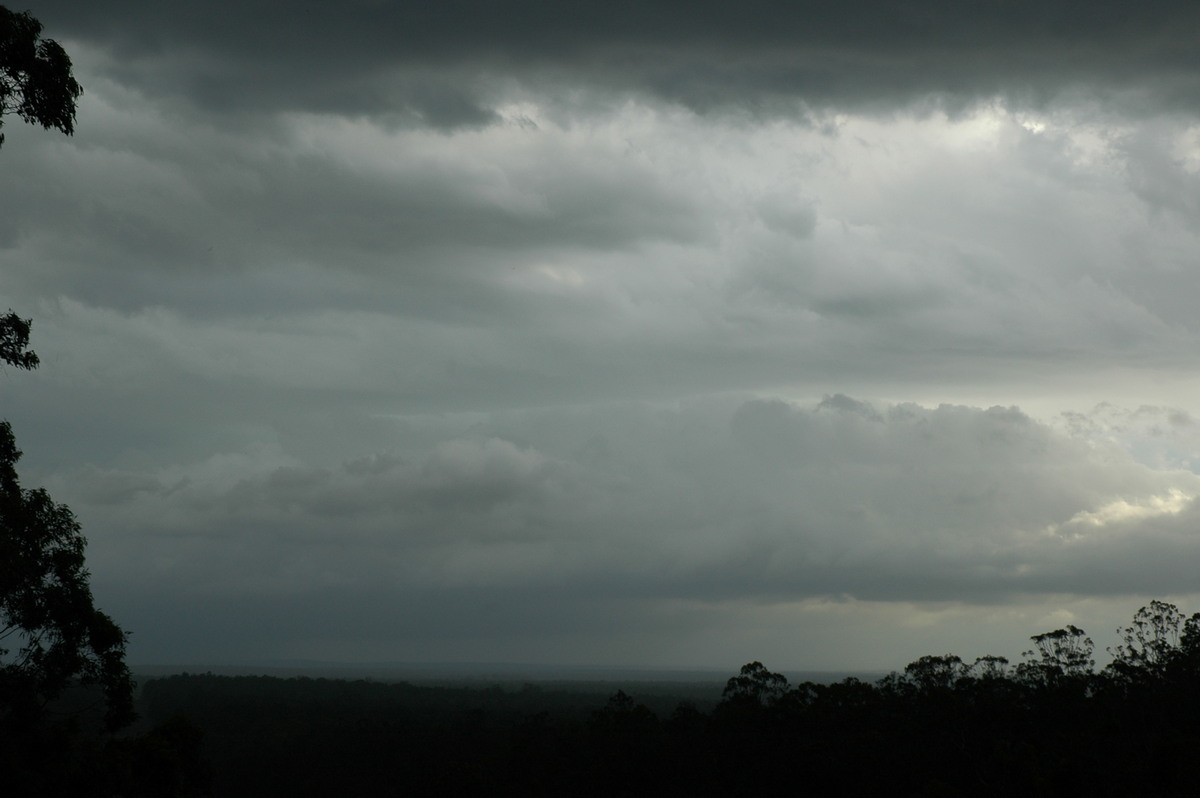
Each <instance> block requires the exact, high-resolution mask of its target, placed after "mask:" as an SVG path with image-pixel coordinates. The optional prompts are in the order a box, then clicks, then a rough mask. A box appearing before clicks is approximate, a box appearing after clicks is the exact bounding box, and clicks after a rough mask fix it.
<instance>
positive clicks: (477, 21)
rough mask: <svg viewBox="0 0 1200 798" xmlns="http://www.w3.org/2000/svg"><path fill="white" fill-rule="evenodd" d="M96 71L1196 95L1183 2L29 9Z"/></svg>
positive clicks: (438, 98)
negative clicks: (76, 45)
mask: <svg viewBox="0 0 1200 798" xmlns="http://www.w3.org/2000/svg"><path fill="white" fill-rule="evenodd" d="M38 12H39V14H40V15H41V16H42V17H44V20H45V21H46V23H47V24H48V25H49V26H50V28H49V29H50V30H51V31H52V32H53V33H54V34H55V35H58V36H60V37H62V38H67V37H70V38H72V39H75V40H78V41H81V42H87V43H89V44H94V45H96V46H99V47H102V48H104V49H106V50H108V51H109V52H110V53H111V56H112V60H111V62H110V65H109V69H110V70H111V74H113V75H116V76H119V77H120V79H121V80H123V81H126V82H129V83H131V84H133V85H138V86H140V87H142V88H143V89H144V90H146V91H150V92H154V93H156V94H168V95H176V96H179V95H182V96H184V97H186V98H187V99H188V101H190V102H194V103H196V104H197V105H199V106H200V107H202V108H206V109H209V110H216V111H234V110H237V111H242V112H255V113H257V112H262V111H268V112H269V111H280V110H306V111H314V112H322V113H341V114H384V115H388V114H390V115H393V116H394V117H398V118H404V117H406V116H407V117H409V118H411V119H412V120H413V121H416V122H418V123H423V124H428V125H432V126H434V127H440V128H453V127H461V126H468V127H469V126H473V125H479V124H484V123H487V122H489V121H491V120H493V119H494V112H493V108H492V107H491V104H492V103H494V101H495V98H494V91H495V88H496V83H497V81H499V82H501V83H502V82H503V79H504V78H509V77H513V78H516V79H517V80H519V81H522V82H526V83H531V84H543V85H547V84H555V83H561V84H567V85H570V84H574V85H591V86H595V87H606V86H607V87H609V88H611V89H613V90H617V91H622V92H625V91H633V92H638V93H648V94H651V95H656V96H659V97H662V98H665V99H668V100H672V101H677V102H681V103H683V104H685V105H687V106H689V107H692V108H697V109H706V108H713V107H739V108H743V109H749V110H751V111H762V110H766V111H771V110H776V111H778V110H781V109H791V110H793V111H794V110H795V103H796V102H800V103H804V104H807V105H809V106H813V107H822V106H829V105H833V106H837V105H844V104H849V105H853V106H861V105H863V104H867V105H872V104H878V105H879V106H881V107H889V106H895V104H896V103H908V102H911V101H913V100H914V99H919V98H921V97H924V96H935V97H942V98H943V99H945V100H947V101H948V102H949V103H950V104H951V105H955V104H963V103H971V102H973V101H974V100H975V99H976V98H979V97H990V96H993V95H1004V96H1009V97H1011V98H1013V99H1017V100H1024V101H1032V102H1035V103H1037V102H1040V101H1044V100H1046V99H1048V98H1050V97H1052V96H1055V95H1057V94H1059V93H1061V92H1063V91H1073V90H1083V91H1099V92H1100V93H1101V94H1102V95H1108V96H1115V95H1120V94H1123V93H1125V92H1146V93H1147V94H1145V95H1144V96H1145V97H1146V100H1147V102H1150V103H1152V104H1153V105H1156V106H1164V105H1165V106H1170V107H1177V108H1184V109H1191V108H1194V107H1195V103H1196V100H1197V99H1198V98H1200V64H1198V63H1197V60H1196V56H1195V52H1194V43H1193V41H1192V38H1191V36H1190V31H1191V30H1192V29H1193V27H1194V25H1195V24H1196V22H1197V16H1198V15H1197V10H1196V9H1195V7H1194V5H1193V4H1191V3H1188V2H1182V1H1180V0H1156V2H1147V3H1138V4H1128V3H1118V2H1097V3H1087V4H1084V3H1076V2H1068V1H1067V0H1058V1H1054V2H1039V1H1035V0H1022V1H1021V2H984V3H946V2H913V3H895V2H889V1H887V0H873V2H866V3H854V4H830V3H826V2H801V3H790V2H778V0H762V1H761V2H751V3H742V4H739V5H737V6H736V7H732V6H729V5H728V4H726V3H716V2H700V3H694V2H687V3H684V2H676V1H675V0H669V1H665V2H652V3H645V2H618V3H607V2H606V3H562V4H550V3H544V2H532V1H529V2H505V3H489V2H458V3H446V2H438V3H411V2H362V3H348V4H341V5H339V6H338V7H336V8H330V7H329V6H328V5H325V4H319V3H308V2H286V3H285V2H267V1H265V0H259V1H258V2H246V3H236V4H233V3H228V4H226V3H204V4H194V5H190V6H188V7H187V8H186V9H183V8H181V9H175V8H170V9H168V8H164V7H163V6H161V5H160V4H154V3H149V2H126V3H104V4H94V5H90V6H88V7H87V8H79V7H78V6H77V4H62V3H58V2H53V1H51V2H46V3H43V4H42V6H41V8H39V9H38Z"/></svg>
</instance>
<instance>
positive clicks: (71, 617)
mask: <svg viewBox="0 0 1200 798" xmlns="http://www.w3.org/2000/svg"><path fill="white" fill-rule="evenodd" d="M41 32H42V25H41V23H40V22H38V21H37V20H36V19H34V18H33V17H32V16H31V15H30V14H29V13H28V12H21V13H16V12H13V11H10V10H8V9H7V8H4V7H3V6H0V124H3V117H4V116H7V115H12V114H16V115H17V116H19V117H20V118H21V119H22V120H24V121H25V122H28V123H30V124H38V125H41V126H42V127H43V128H46V129H50V128H56V129H58V130H60V131H62V132H63V133H66V134H68V135H70V134H71V133H73V132H74V130H75V101H76V100H77V99H78V98H79V96H80V95H81V94H82V92H83V90H82V89H81V88H80V86H79V83H78V82H76V80H75V78H74V77H73V76H72V74H71V59H70V58H68V57H67V54H66V53H65V52H64V51H63V49H62V47H60V46H59V45H58V43H57V42H55V41H53V40H50V39H42V38H41ZM2 141H3V136H2V135H0V142H2ZM29 333H30V321H29V320H28V319H22V318H21V317H20V316H18V315H17V314H16V313H15V312H13V311H12V310H9V311H8V313H7V314H5V315H3V316H0V362H2V363H4V364H7V365H9V366H14V367H16V368H20V369H32V368H35V367H36V366H37V365H38V358H37V355H36V354H35V353H34V352H33V351H32V350H30V348H29ZM20 457H21V451H20V450H19V449H18V448H17V445H16V439H15V438H14V436H13V431H12V426H11V425H10V424H9V423H8V422H7V421H0V738H3V737H4V735H5V734H11V735H18V734H21V733H22V730H27V729H30V728H32V727H33V726H35V725H36V724H38V723H39V722H40V721H41V720H42V718H43V710H44V709H45V708H46V706H47V705H48V704H49V703H50V702H52V701H54V700H55V699H56V698H58V697H59V696H60V695H61V694H62V693H63V692H64V691H65V690H66V689H67V688H68V687H69V686H71V685H72V684H76V683H78V684H83V685H90V686H96V687H99V688H100V689H101V690H102V692H103V697H104V699H105V706H106V711H105V721H106V725H107V726H108V727H109V728H110V729H115V728H119V727H121V726H123V725H125V724H127V723H128V722H129V721H130V720H131V719H132V717H133V699H132V696H133V681H132V678H131V677H130V674H129V669H128V668H127V667H126V665H125V640H126V635H125V633H124V632H123V631H122V630H121V628H120V627H119V626H117V624H116V623H115V622H114V621H113V620H112V618H110V617H109V616H107V615H105V614H104V613H103V612H100V611H99V610H97V609H96V608H95V606H94V604H93V601H92V593H91V588H90V586H89V583H88V577H89V575H88V572H87V569H86V568H85V567H84V547H85V544H86V541H85V540H84V537H83V534H82V533H81V531H80V527H79V523H78V522H77V521H76V520H75V516H74V514H73V513H72V512H71V510H70V509H69V508H67V507H66V506H65V505H62V504H56V503H55V502H54V501H53V500H52V499H51V498H50V495H49V494H48V493H46V491H45V490H43V489H40V488H38V489H26V488H23V487H21V484H20V481H19V479H18V476H17V469H16V465H17V461H18V460H19V459H20ZM10 739H11V738H10Z"/></svg>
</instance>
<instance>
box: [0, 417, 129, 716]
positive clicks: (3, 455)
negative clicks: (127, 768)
mask: <svg viewBox="0 0 1200 798" xmlns="http://www.w3.org/2000/svg"><path fill="white" fill-rule="evenodd" d="M20 456H21V452H20V450H18V449H17V446H16V441H15V439H14V437H13V433H12V427H11V425H9V423H8V422H7V421H2V422H0V645H2V646H3V647H0V716H5V715H6V716H7V717H8V718H9V719H10V720H14V721H16V722H17V724H18V725H27V724H29V723H32V722H33V721H34V720H36V718H37V715H38V714H39V713H40V711H41V710H42V708H43V707H44V706H45V705H46V704H47V703H48V702H50V701H52V700H54V699H55V698H58V697H59V696H60V695H61V694H62V692H63V691H64V690H65V689H66V688H67V687H68V686H70V685H72V684H73V683H74V682H76V680H78V681H79V682H80V683H82V684H84V685H95V686H98V687H100V688H101V689H102V690H103V693H104V698H105V700H106V704H107V713H106V719H107V724H108V726H109V727H110V728H119V727H120V726H122V725H125V724H126V723H127V722H128V721H129V720H130V719H131V718H132V680H131V677H130V674H129V670H128V668H127V667H126V665H125V658H124V657H125V634H124V632H122V631H121V629H120V627H118V626H117V625H116V623H114V622H113V620H112V619H111V618H110V617H108V616H107V615H105V614H104V613H103V612H100V611H99V610H97V609H96V608H95V607H94V606H93V602H92V593H91V590H90V588H89V586H88V572H87V570H86V569H85V567H84V546H85V540H84V537H83V535H82V533H81V532H80V528H79V523H78V522H77V521H76V520H75V516H74V514H73V513H72V512H71V510H70V509H69V508H67V507H66V506H64V505H61V504H56V503H55V502H54V501H53V500H52V499H51V498H50V495H49V494H48V493H46V491H45V490H43V489H40V488H38V489H33V490H26V489H24V488H22V487H21V485H20V482H19V481H18V478H17V470H16V463H17V460H18V459H19V458H20Z"/></svg>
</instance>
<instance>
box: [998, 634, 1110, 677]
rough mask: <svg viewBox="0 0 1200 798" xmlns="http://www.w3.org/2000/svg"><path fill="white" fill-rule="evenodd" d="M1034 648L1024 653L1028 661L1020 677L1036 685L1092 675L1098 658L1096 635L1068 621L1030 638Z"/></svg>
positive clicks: (1018, 673)
mask: <svg viewBox="0 0 1200 798" xmlns="http://www.w3.org/2000/svg"><path fill="white" fill-rule="evenodd" d="M1029 639H1030V640H1032V641H1033V648H1032V649H1030V650H1029V651H1025V652H1023V653H1022V656H1023V657H1025V659H1026V661H1025V662H1022V663H1021V664H1020V665H1018V666H1017V677H1018V678H1020V679H1022V680H1024V681H1027V682H1029V683H1031V684H1034V685H1041V686H1052V685H1059V684H1062V683H1064V682H1078V681H1080V680H1082V679H1085V678H1086V677H1088V676H1091V674H1092V668H1093V667H1094V666H1095V665H1096V660H1094V659H1093V658H1092V652H1093V650H1094V648H1095V646H1094V644H1093V643H1092V638H1090V637H1088V636H1087V633H1086V632H1084V631H1083V630H1082V629H1080V628H1079V627H1078V626H1075V625H1073V624H1068V625H1067V627H1066V628H1065V629H1055V630H1054V631H1053V632H1045V633H1043V634H1040V635H1034V636H1033V637H1031V638H1029Z"/></svg>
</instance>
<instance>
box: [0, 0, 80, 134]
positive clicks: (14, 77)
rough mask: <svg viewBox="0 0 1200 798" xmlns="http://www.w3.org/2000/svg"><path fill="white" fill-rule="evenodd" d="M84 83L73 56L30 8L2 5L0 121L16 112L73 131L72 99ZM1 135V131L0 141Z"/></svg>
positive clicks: (35, 121) (47, 125)
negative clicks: (77, 75)
mask: <svg viewBox="0 0 1200 798" xmlns="http://www.w3.org/2000/svg"><path fill="white" fill-rule="evenodd" d="M82 94H83V88H82V87H80V85H79V83H78V82H77V81H76V80H75V77H74V76H73V75H72V74H71V59H70V58H69V57H68V56H67V53H66V51H64V50H63V48H62V47H61V46H60V45H59V44H58V42H56V41H54V40H53V39H43V38H42V23H40V22H38V21H37V20H36V19H34V17H33V16H32V15H31V14H30V13H29V12H28V11H22V12H14V11H10V10H8V9H7V8H4V7H3V6H0V124H3V117H4V116H9V115H12V114H16V115H17V116H19V117H20V118H21V119H23V120H24V121H26V122H28V123H30V124H36V125H41V126H42V127H43V128H45V129H47V130H49V129H50V128H56V129H58V130H61V131H62V132H63V133H66V134H67V135H68V136H69V135H71V134H72V133H74V132H75V102H76V100H78V99H79V97H80V96H81V95H82ZM3 143H4V134H3V133H0V144H3Z"/></svg>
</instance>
